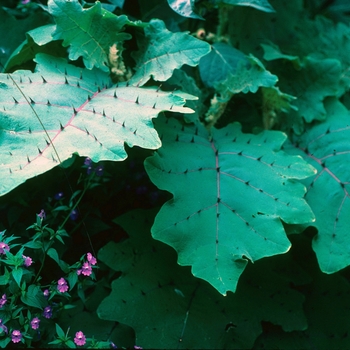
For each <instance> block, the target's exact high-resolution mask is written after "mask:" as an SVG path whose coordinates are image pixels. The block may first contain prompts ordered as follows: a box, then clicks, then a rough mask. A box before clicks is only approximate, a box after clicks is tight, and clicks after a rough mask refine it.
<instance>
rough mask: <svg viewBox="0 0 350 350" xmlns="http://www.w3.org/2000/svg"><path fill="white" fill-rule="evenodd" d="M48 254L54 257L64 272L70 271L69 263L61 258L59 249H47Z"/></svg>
mask: <svg viewBox="0 0 350 350" xmlns="http://www.w3.org/2000/svg"><path fill="white" fill-rule="evenodd" d="M47 255H48V256H49V257H50V258H52V259H53V260H55V261H56V263H57V264H58V266H59V267H60V268H61V270H62V271H63V272H64V273H68V272H69V265H68V264H67V263H66V262H65V261H63V260H61V259H60V258H59V255H58V253H57V250H56V249H54V248H50V249H49V250H48V251H47Z"/></svg>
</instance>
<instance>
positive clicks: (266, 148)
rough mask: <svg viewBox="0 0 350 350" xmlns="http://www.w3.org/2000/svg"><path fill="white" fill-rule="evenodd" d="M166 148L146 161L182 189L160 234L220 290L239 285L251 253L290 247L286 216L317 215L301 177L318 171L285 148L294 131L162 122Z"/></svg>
mask: <svg viewBox="0 0 350 350" xmlns="http://www.w3.org/2000/svg"><path fill="white" fill-rule="evenodd" d="M156 125H157V130H158V132H159V133H160V134H161V135H162V137H163V146H162V148H161V149H160V150H159V151H158V152H157V153H156V154H155V155H154V156H152V157H149V158H147V159H146V161H145V168H146V171H147V173H148V175H149V177H150V179H151V180H152V182H153V183H154V184H155V185H156V186H158V188H160V189H162V190H167V191H169V192H171V193H172V194H173V195H174V198H173V199H171V200H170V201H168V202H167V203H166V204H165V205H164V206H163V207H162V209H161V210H160V212H159V213H158V215H157V217H156V220H155V223H154V225H153V227H152V235H153V237H154V238H155V239H158V240H161V241H162V242H165V243H167V244H169V245H171V246H172V247H174V249H176V251H177V252H178V255H179V257H178V262H179V264H180V265H191V266H192V273H193V274H194V276H196V277H200V278H203V279H205V280H206V281H208V282H209V283H211V284H212V285H213V286H214V287H215V288H216V289H217V290H218V291H219V292H220V293H222V294H224V295H225V294H226V292H227V291H229V290H230V291H235V290H236V285H237V282H238V278H239V276H240V274H241V273H242V272H243V270H244V267H245V265H246V264H247V260H248V259H249V260H251V261H253V262H254V261H256V260H258V259H261V258H263V257H266V256H272V255H275V254H282V253H285V252H287V251H288V250H289V248H290V242H289V241H288V239H287V237H286V235H285V232H284V229H283V226H282V223H281V220H283V221H284V222H286V223H294V224H297V223H306V222H310V221H313V220H314V215H313V213H312V211H311V209H310V208H309V207H308V205H307V204H306V202H305V200H304V199H303V198H302V197H303V196H304V194H305V187H304V186H303V185H302V184H301V183H298V182H296V181H295V180H296V179H304V178H306V177H309V176H311V175H313V174H314V173H315V170H314V168H313V167H311V166H310V165H308V164H307V163H306V162H305V161H303V159H302V158H301V157H290V156H289V155H287V154H285V153H284V152H282V151H281V150H280V148H281V146H282V144H283V143H284V141H285V140H286V135H285V134H284V133H281V132H277V131H266V132H264V133H261V134H259V135H251V134H242V132H241V131H240V125H239V124H237V123H235V124H232V125H228V126H227V127H225V128H223V129H220V130H217V129H213V130H212V135H211V138H209V135H208V133H207V131H206V130H205V129H204V128H203V127H201V126H196V127H195V126H190V127H183V126H181V124H180V123H179V122H177V121H175V120H173V119H168V120H165V121H164V120H163V119H162V120H161V121H158V122H157V124H156Z"/></svg>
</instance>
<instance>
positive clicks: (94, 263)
mask: <svg viewBox="0 0 350 350" xmlns="http://www.w3.org/2000/svg"><path fill="white" fill-rule="evenodd" d="M86 255H87V260H88V262H89V263H90V264H91V265H96V263H97V260H96V258H95V257H94V256H93V255H92V254H91V253H87V254H86Z"/></svg>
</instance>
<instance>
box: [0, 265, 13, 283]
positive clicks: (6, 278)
mask: <svg viewBox="0 0 350 350" xmlns="http://www.w3.org/2000/svg"><path fill="white" fill-rule="evenodd" d="M4 270H5V272H4V274H3V275H1V276H0V286H4V285H6V284H7V283H8V282H9V280H10V278H11V274H10V272H9V271H8V270H7V268H6V267H4Z"/></svg>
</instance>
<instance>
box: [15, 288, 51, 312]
mask: <svg viewBox="0 0 350 350" xmlns="http://www.w3.org/2000/svg"><path fill="white" fill-rule="evenodd" d="M21 301H22V302H23V303H24V304H26V305H28V306H33V307H36V308H38V309H43V307H45V306H46V305H47V300H46V299H45V297H44V295H43V292H42V290H41V289H40V287H39V286H35V285H33V284H31V285H30V286H29V287H28V290H27V291H26V292H25V293H24V295H21Z"/></svg>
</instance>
